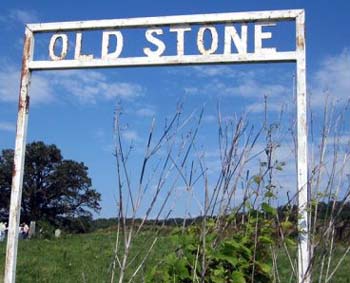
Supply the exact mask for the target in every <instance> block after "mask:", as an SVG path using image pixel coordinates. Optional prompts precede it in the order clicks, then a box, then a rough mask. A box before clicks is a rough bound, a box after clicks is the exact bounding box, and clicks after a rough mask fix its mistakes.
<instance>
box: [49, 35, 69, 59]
mask: <svg viewBox="0 0 350 283" xmlns="http://www.w3.org/2000/svg"><path fill="white" fill-rule="evenodd" d="M59 39H60V40H62V50H61V54H60V55H59V56H57V55H56V54H55V46H56V42H57V41H58V40H59ZM67 52H68V36H67V35H66V34H65V33H59V34H54V35H53V36H52V37H51V39H50V46H49V55H50V58H51V60H53V61H59V60H63V59H64V58H66V56H67Z"/></svg>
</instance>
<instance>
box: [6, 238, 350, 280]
mask: <svg viewBox="0 0 350 283" xmlns="http://www.w3.org/2000/svg"><path fill="white" fill-rule="evenodd" d="M115 238H116V236H115V232H111V231H109V232H108V231H105V232H97V233H91V234H82V235H65V236H64V237H62V238H60V239H53V240H42V239H32V240H22V241H20V243H19V250H18V266H17V282H62V283H63V282H65V283H67V282H93V283H95V282H110V274H111V262H112V259H113V248H114V244H115ZM148 238H149V235H147V234H143V235H141V236H140V237H139V238H138V239H137V241H136V242H135V246H134V250H133V253H134V254H135V253H137V252H138V250H141V249H147V248H148V247H149V244H148V243H149V242H147V239H148ZM5 248H6V247H5V242H4V243H1V244H0V251H1V261H0V270H1V278H3V270H4V260H5ZM171 248H172V243H171V241H169V237H168V236H163V237H161V238H160V239H159V241H158V244H157V245H156V246H155V248H154V250H153V252H152V253H151V254H150V258H149V261H148V262H147V264H146V266H145V269H147V268H150V267H151V266H154V265H155V264H157V263H158V262H159V261H160V260H161V259H162V258H163V257H164V256H165V255H166V254H167V253H168V252H169V251H170V250H171ZM342 251H344V248H343V247H341V246H338V247H337V253H336V257H335V260H334V263H333V268H334V265H335V264H336V262H337V261H338V260H339V257H340V254H341V252H342ZM138 262H140V258H136V260H135V261H134V262H133V265H132V266H130V270H133V268H136V266H137V263H138ZM278 264H279V273H280V282H282V283H284V282H295V279H294V278H292V279H290V274H291V270H290V267H289V263H288V260H287V257H286V256H284V254H283V252H282V251H280V252H279V256H278ZM316 272H317V271H316ZM141 274H142V272H141V273H140V276H141ZM135 282H142V279H141V277H138V279H136V280H135ZM323 282H324V281H323ZM330 282H334V283H346V282H350V256H349V255H348V256H347V258H346V259H345V261H344V262H343V264H342V265H341V267H340V269H339V271H338V272H337V275H336V277H335V278H334V279H333V280H332V281H330Z"/></svg>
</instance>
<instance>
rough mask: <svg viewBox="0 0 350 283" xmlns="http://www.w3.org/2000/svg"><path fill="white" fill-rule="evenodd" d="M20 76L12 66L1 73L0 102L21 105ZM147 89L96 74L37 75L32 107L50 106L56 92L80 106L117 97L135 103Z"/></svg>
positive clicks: (31, 92) (35, 75) (54, 73)
mask: <svg viewBox="0 0 350 283" xmlns="http://www.w3.org/2000/svg"><path fill="white" fill-rule="evenodd" d="M19 85H20V73H19V71H17V70H16V69H15V68H14V67H13V66H11V65H7V66H6V65H5V66H4V67H3V68H2V69H0V101H3V102H17V101H18V92H19ZM144 91H145V90H144V88H143V87H142V86H140V85H138V84H134V83H128V82H119V81H117V82H113V81H112V82H111V80H110V79H109V78H108V77H107V76H106V75H104V74H102V73H99V72H96V71H85V70H84V71H62V72H45V73H34V74H33V76H32V82H31V86H30V96H31V103H33V104H38V103H49V102H51V101H53V100H54V99H55V95H54V93H55V92H59V93H60V97H59V99H62V96H63V95H64V96H65V97H69V96H71V95H73V96H74V97H76V98H78V99H79V101H80V102H84V103H95V102H96V101H97V100H113V99H115V98H117V97H119V98H123V99H127V100H132V99H134V98H136V97H138V96H141V95H143V94H144Z"/></svg>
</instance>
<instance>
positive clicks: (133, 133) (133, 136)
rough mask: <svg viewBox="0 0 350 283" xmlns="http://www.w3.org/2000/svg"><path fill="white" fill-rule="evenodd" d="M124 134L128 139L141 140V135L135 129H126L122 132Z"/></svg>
mask: <svg viewBox="0 0 350 283" xmlns="http://www.w3.org/2000/svg"><path fill="white" fill-rule="evenodd" d="M122 136H123V138H124V139H125V140H126V141H138V140H140V136H139V134H138V133H137V132H136V131H135V130H125V131H123V132H122Z"/></svg>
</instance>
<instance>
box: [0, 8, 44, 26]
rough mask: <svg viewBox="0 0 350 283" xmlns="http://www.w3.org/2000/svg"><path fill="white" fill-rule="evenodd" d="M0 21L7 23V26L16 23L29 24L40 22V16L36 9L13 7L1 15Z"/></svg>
mask: <svg viewBox="0 0 350 283" xmlns="http://www.w3.org/2000/svg"><path fill="white" fill-rule="evenodd" d="M0 22H2V23H6V24H7V26H6V27H9V26H13V25H12V24H14V23H21V24H29V23H35V22H39V17H38V13H37V12H36V11H34V10H22V9H12V10H9V11H6V14H5V13H4V14H3V15H2V16H0Z"/></svg>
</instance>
